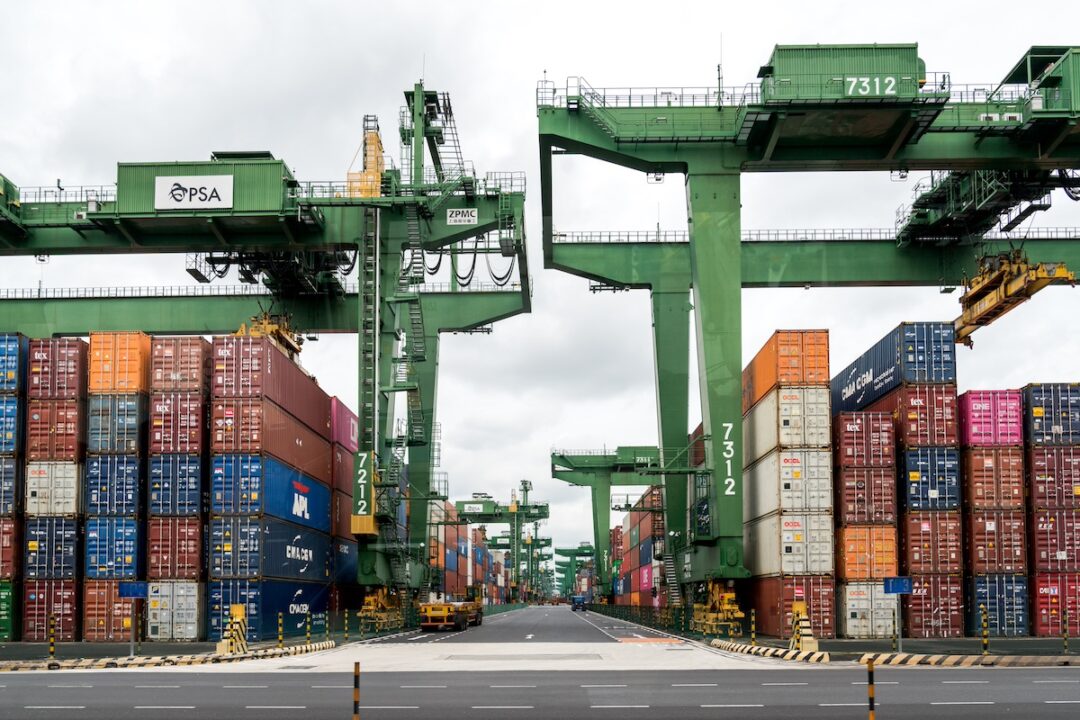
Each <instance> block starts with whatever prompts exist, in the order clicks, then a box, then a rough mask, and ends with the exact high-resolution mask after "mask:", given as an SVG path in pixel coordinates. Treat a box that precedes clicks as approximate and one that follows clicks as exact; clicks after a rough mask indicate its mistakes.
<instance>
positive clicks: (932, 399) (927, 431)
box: [867, 385, 960, 448]
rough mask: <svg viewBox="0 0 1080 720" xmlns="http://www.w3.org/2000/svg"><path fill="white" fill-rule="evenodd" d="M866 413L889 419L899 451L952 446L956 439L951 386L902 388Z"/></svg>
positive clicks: (955, 415) (954, 397) (953, 399)
mask: <svg viewBox="0 0 1080 720" xmlns="http://www.w3.org/2000/svg"><path fill="white" fill-rule="evenodd" d="M867 409H868V410H870V411H872V412H887V413H890V414H891V415H892V416H893V419H894V420H895V421H896V442H897V443H898V444H899V445H900V447H905V448H914V447H932V446H943V445H956V444H957V442H958V441H959V439H960V433H959V430H958V429H957V422H956V418H957V413H956V387H955V386H952V385H906V386H904V387H899V388H897V389H896V390H893V391H892V392H890V393H889V394H888V395H886V396H885V397H883V398H881V399H880V400H878V401H877V402H875V403H873V404H871V405H870V406H869V408H867Z"/></svg>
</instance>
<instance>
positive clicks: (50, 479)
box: [26, 462, 83, 517]
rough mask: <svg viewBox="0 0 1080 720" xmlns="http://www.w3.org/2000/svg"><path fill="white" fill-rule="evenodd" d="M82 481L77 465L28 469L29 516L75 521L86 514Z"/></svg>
mask: <svg viewBox="0 0 1080 720" xmlns="http://www.w3.org/2000/svg"><path fill="white" fill-rule="evenodd" d="M82 485H83V483H82V477H81V474H80V472H79V466H78V465H76V464H75V463H73V462H32V463H27V465H26V515H27V517H37V516H45V515H56V516H66V517H75V516H76V515H78V514H79V512H81V510H82Z"/></svg>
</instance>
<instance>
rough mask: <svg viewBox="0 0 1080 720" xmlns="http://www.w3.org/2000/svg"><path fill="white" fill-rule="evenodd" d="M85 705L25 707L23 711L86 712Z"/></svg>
mask: <svg viewBox="0 0 1080 720" xmlns="http://www.w3.org/2000/svg"><path fill="white" fill-rule="evenodd" d="M85 709H86V706H85V705H23V710H85Z"/></svg>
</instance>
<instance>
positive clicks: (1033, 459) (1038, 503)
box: [1027, 447, 1080, 510]
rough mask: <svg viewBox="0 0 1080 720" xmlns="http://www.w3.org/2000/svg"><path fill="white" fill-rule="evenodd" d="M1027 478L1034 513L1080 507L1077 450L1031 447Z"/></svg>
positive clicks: (1079, 464) (1079, 465)
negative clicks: (1036, 511) (1035, 511)
mask: <svg viewBox="0 0 1080 720" xmlns="http://www.w3.org/2000/svg"><path fill="white" fill-rule="evenodd" d="M1027 476H1028V481H1029V482H1030V484H1031V506H1032V507H1033V508H1034V509H1036V510H1056V509H1072V508H1080V447H1033V448H1030V449H1029V450H1028V455H1027Z"/></svg>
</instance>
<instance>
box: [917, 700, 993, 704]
mask: <svg viewBox="0 0 1080 720" xmlns="http://www.w3.org/2000/svg"><path fill="white" fill-rule="evenodd" d="M930 704H931V705H993V704H994V702H993V701H992V700H946V701H943V702H932V703H930Z"/></svg>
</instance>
